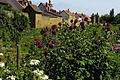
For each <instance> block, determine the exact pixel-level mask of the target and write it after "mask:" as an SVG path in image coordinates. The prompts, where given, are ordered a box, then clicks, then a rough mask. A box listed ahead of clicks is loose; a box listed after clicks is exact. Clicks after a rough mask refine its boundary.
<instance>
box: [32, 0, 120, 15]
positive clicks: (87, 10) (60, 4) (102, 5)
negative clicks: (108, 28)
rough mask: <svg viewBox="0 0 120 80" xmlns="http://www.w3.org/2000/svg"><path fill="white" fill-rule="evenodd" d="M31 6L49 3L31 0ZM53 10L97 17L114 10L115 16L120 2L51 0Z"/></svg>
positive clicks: (105, 0) (107, 0)
mask: <svg viewBox="0 0 120 80" xmlns="http://www.w3.org/2000/svg"><path fill="white" fill-rule="evenodd" d="M31 1H32V3H33V4H36V5H39V4H40V2H44V3H45V2H49V0H31ZM51 2H52V3H53V9H55V10H57V11H59V10H67V9H70V11H71V12H77V13H84V14H86V15H88V16H91V14H92V13H97V12H98V13H99V15H104V14H109V12H110V10H111V9H112V8H114V12H115V15H116V14H117V13H120V0H51Z"/></svg>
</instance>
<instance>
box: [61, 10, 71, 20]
mask: <svg viewBox="0 0 120 80" xmlns="http://www.w3.org/2000/svg"><path fill="white" fill-rule="evenodd" d="M60 15H61V16H62V17H63V18H64V19H68V18H69V15H68V14H67V13H66V12H64V11H62V12H61V13H60Z"/></svg>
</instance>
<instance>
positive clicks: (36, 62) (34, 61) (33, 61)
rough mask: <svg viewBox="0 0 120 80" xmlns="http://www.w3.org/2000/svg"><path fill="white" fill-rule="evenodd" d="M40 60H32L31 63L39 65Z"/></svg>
mask: <svg viewBox="0 0 120 80" xmlns="http://www.w3.org/2000/svg"><path fill="white" fill-rule="evenodd" d="M39 62H40V61H39V60H31V61H30V64H31V65H37V64H38V63H39Z"/></svg>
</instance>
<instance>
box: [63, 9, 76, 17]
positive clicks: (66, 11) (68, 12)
mask: <svg viewBox="0 0 120 80" xmlns="http://www.w3.org/2000/svg"><path fill="white" fill-rule="evenodd" d="M63 11H64V12H65V13H66V14H68V15H71V16H72V15H75V14H73V13H71V12H70V11H68V10H63Z"/></svg>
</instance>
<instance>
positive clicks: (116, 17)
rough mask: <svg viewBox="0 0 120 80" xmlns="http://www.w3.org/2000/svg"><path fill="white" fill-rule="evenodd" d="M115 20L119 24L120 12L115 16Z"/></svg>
mask: <svg viewBox="0 0 120 80" xmlns="http://www.w3.org/2000/svg"><path fill="white" fill-rule="evenodd" d="M115 21H116V23H117V24H120V13H118V14H117V15H116V16H115Z"/></svg>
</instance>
